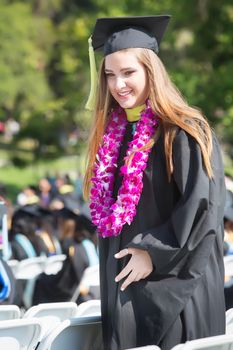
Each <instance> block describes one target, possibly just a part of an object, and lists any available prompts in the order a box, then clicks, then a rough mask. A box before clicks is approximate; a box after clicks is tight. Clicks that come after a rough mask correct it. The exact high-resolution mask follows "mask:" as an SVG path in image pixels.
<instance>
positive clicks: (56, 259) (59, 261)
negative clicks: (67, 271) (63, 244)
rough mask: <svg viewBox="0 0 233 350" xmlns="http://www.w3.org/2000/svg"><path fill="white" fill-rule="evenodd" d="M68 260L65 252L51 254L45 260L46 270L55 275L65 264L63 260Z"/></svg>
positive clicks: (47, 272)
mask: <svg viewBox="0 0 233 350" xmlns="http://www.w3.org/2000/svg"><path fill="white" fill-rule="evenodd" d="M65 260H66V255H65V254H58V255H51V256H49V257H48V258H47V259H46V261H45V266H44V272H45V273H46V274H47V275H52V274H53V275H55V274H56V273H58V272H59V271H60V270H61V269H62V266H63V262H64V261H65Z"/></svg>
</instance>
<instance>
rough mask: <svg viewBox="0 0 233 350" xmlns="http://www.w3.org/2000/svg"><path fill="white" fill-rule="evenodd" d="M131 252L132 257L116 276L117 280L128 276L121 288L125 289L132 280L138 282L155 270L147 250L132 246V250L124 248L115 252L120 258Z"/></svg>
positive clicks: (116, 256)
mask: <svg viewBox="0 0 233 350" xmlns="http://www.w3.org/2000/svg"><path fill="white" fill-rule="evenodd" d="M128 254H131V255H132V256H131V259H130V260H129V262H128V264H127V265H126V266H125V267H124V268H123V270H122V271H121V272H120V273H119V274H118V275H117V276H116V278H115V281H116V282H119V281H121V280H122V279H123V278H125V277H126V279H125V281H124V282H123V284H122V286H121V290H122V291H123V290H125V288H127V287H128V286H129V285H130V284H131V283H132V282H137V281H139V280H141V279H144V278H146V277H147V276H148V275H149V274H150V273H151V272H152V270H153V265H152V261H151V258H150V255H149V254H148V252H147V251H145V250H141V249H136V248H130V251H129V250H128V249H127V248H126V249H122V250H121V251H120V252H118V253H117V254H115V258H117V259H120V258H123V257H124V256H126V255H128Z"/></svg>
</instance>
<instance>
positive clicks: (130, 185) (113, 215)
mask: <svg viewBox="0 0 233 350" xmlns="http://www.w3.org/2000/svg"><path fill="white" fill-rule="evenodd" d="M126 124H127V120H126V114H125V111H124V110H123V109H122V108H121V107H118V108H117V109H116V110H114V111H113V112H112V114H111V119H110V121H109V123H108V125H107V128H106V132H105V134H104V136H103V143H102V146H101V147H100V148H99V150H98V153H97V155H96V162H95V164H94V171H93V177H92V179H91V182H92V185H93V186H92V188H91V194H90V200H91V204H90V210H91V217H92V222H93V223H94V224H95V225H96V226H97V231H98V233H99V235H100V236H102V237H110V236H118V235H119V234H120V232H121V230H122V227H123V226H124V224H125V223H127V224H129V225H130V224H131V222H132V220H133V218H134V216H135V215H136V206H137V204H138V202H139V199H140V196H141V192H142V188H143V181H142V180H143V171H144V169H145V168H146V165H147V161H148V157H149V153H150V151H151V149H146V150H142V151H136V152H135V150H137V149H139V148H141V147H143V146H144V145H146V144H147V142H148V141H149V140H150V139H151V137H152V136H153V135H154V132H155V128H157V126H158V117H157V116H156V115H155V113H154V112H153V111H152V109H151V107H150V105H149V102H147V106H146V108H145V109H144V110H143V111H142V112H141V118H140V120H139V121H138V122H137V125H136V130H135V133H134V136H133V140H132V141H131V142H129V144H128V150H127V153H126V158H127V157H129V156H130V155H131V154H132V152H135V154H134V156H133V159H132V162H131V163H130V164H128V165H123V166H122V167H121V168H120V174H121V175H122V176H123V179H122V185H121V187H120V189H119V191H118V195H117V199H116V201H115V200H114V199H113V198H112V194H113V187H114V180H115V178H114V175H115V171H116V168H117V160H118V156H119V152H120V146H121V143H122V141H123V137H124V134H125V129H126ZM126 158H125V159H126Z"/></svg>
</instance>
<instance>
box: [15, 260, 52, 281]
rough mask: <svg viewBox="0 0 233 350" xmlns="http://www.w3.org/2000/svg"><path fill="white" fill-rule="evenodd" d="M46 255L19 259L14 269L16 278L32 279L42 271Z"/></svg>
mask: <svg viewBox="0 0 233 350" xmlns="http://www.w3.org/2000/svg"><path fill="white" fill-rule="evenodd" d="M46 259H47V257H46V256H36V257H33V258H28V259H24V260H21V261H20V262H19V264H18V266H17V268H16V271H15V278H16V279H23V280H28V279H33V278H35V277H37V276H38V275H39V274H41V273H42V272H43V271H44V266H45V262H46Z"/></svg>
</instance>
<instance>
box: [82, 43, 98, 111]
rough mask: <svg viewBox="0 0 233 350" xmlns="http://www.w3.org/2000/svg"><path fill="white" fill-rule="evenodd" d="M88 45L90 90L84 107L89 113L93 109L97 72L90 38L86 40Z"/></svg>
mask: <svg viewBox="0 0 233 350" xmlns="http://www.w3.org/2000/svg"><path fill="white" fill-rule="evenodd" d="M88 44H89V50H88V51H89V62H90V77H91V89H90V93H89V97H88V100H87V103H86V105H85V108H86V109H88V110H90V111H93V109H94V107H95V99H96V89H97V70H96V63H95V53H94V48H93V46H92V38H91V37H90V38H89V39H88Z"/></svg>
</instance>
